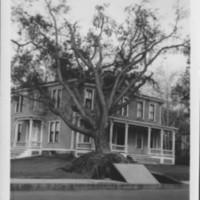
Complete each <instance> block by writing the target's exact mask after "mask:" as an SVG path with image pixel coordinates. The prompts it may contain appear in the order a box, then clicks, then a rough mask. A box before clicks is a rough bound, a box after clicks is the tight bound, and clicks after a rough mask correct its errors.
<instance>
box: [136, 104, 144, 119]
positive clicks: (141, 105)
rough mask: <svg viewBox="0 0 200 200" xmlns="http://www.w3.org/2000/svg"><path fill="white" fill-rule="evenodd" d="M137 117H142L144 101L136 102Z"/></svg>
mask: <svg viewBox="0 0 200 200" xmlns="http://www.w3.org/2000/svg"><path fill="white" fill-rule="evenodd" d="M137 118H139V119H144V103H143V102H142V101H141V102H137Z"/></svg>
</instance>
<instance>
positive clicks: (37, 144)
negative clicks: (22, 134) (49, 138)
mask: <svg viewBox="0 0 200 200" xmlns="http://www.w3.org/2000/svg"><path fill="white" fill-rule="evenodd" d="M13 145H14V146H16V147H35V148H36V147H41V142H31V143H30V144H29V143H28V142H26V141H17V142H16V143H14V142H13Z"/></svg>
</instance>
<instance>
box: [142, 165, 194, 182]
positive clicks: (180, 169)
mask: <svg viewBox="0 0 200 200" xmlns="http://www.w3.org/2000/svg"><path fill="white" fill-rule="evenodd" d="M146 167H147V169H149V170H150V171H152V172H157V173H161V174H164V175H166V176H170V177H172V178H174V179H177V180H179V181H181V180H182V181H189V178H190V172H189V171H190V170H189V169H190V168H189V166H182V165H146Z"/></svg>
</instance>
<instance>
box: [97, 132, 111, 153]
mask: <svg viewBox="0 0 200 200" xmlns="http://www.w3.org/2000/svg"><path fill="white" fill-rule="evenodd" d="M108 138H109V135H108V131H107V128H103V129H101V128H100V129H99V130H97V131H96V133H95V137H94V143H95V149H96V151H97V152H103V153H106V152H111V151H110V145H109V139H108Z"/></svg>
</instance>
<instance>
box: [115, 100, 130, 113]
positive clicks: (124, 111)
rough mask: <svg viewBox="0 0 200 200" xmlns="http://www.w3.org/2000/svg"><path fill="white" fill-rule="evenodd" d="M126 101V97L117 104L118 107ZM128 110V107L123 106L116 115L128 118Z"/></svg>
mask: <svg viewBox="0 0 200 200" xmlns="http://www.w3.org/2000/svg"><path fill="white" fill-rule="evenodd" d="M126 101H128V97H123V99H122V101H120V102H119V105H120V104H121V103H125V102H126ZM128 109H129V106H128V104H127V105H125V106H124V107H122V108H120V109H119V110H118V111H117V113H118V114H119V115H122V116H128Z"/></svg>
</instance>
